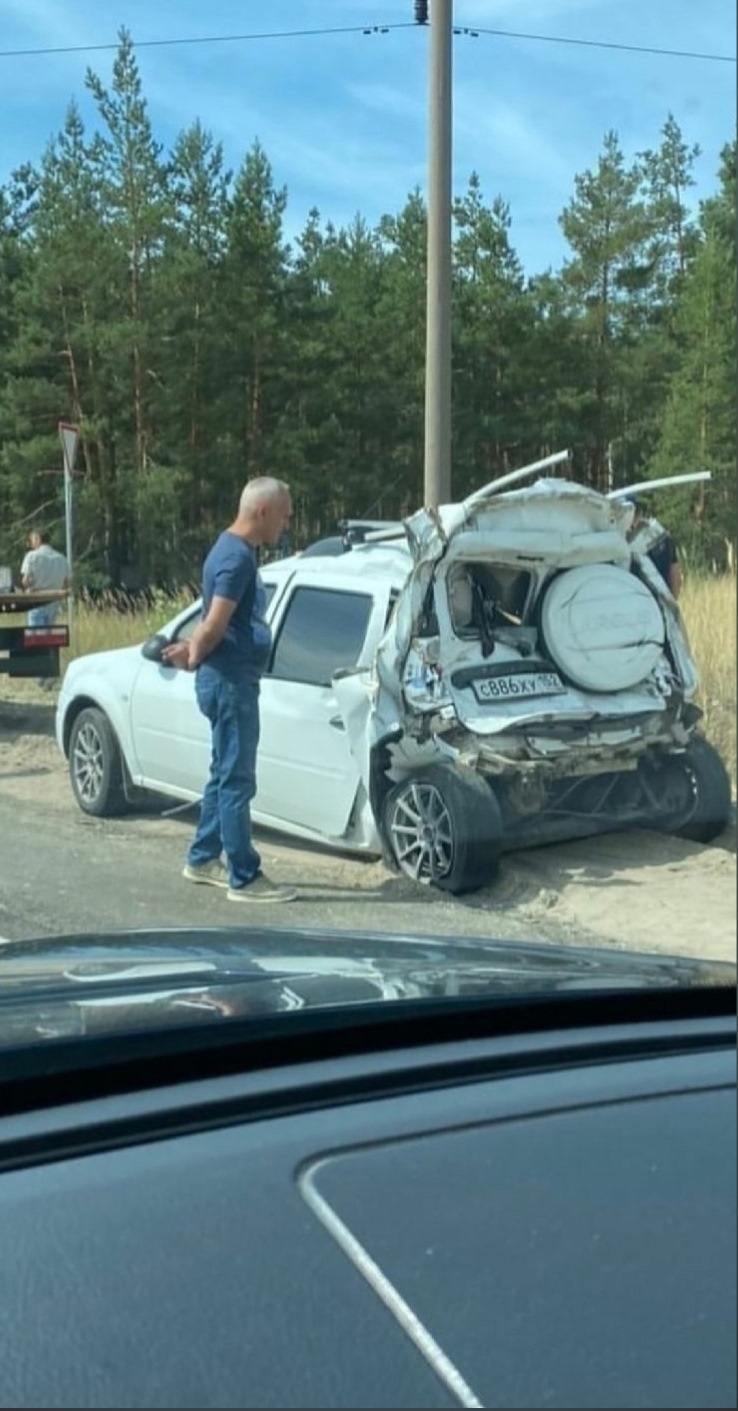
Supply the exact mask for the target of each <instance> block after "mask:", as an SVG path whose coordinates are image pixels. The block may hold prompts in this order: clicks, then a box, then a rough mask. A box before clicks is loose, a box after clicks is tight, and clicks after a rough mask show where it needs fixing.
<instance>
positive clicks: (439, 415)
mask: <svg viewBox="0 0 738 1411" xmlns="http://www.w3.org/2000/svg"><path fill="white" fill-rule="evenodd" d="M417 8H418V7H416V17H417ZM420 8H421V10H422V9H426V13H427V7H425V6H423V5H421V7H420ZM452 46H453V0H430V65H429V84H428V126H429V148H428V285H427V312H426V345H425V477H424V499H425V503H426V505H428V506H432V507H433V508H437V507H438V505H439V504H447V503H448V501H449V500H450V499H451V164H452V157H451V131H452V112H453V99H452Z"/></svg>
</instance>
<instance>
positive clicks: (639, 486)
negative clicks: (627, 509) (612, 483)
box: [607, 470, 712, 500]
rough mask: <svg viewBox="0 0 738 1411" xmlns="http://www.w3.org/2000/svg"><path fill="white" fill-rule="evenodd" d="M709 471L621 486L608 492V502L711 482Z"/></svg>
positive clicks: (665, 476) (663, 477) (669, 476)
mask: <svg viewBox="0 0 738 1411" xmlns="http://www.w3.org/2000/svg"><path fill="white" fill-rule="evenodd" d="M711 479H712V471H711V470H692V471H690V472H689V474H688V475H663V476H662V477H661V479H660V480H639V481H638V482H637V483H636V484H634V485H623V486H622V487H621V488H620V489H619V490H610V491H608V495H607V498H608V500H622V499H623V498H624V497H625V496H628V495H647V494H648V491H649V490H664V489H666V487H667V486H669V485H695V484H696V483H697V482H698V481H700V480H711Z"/></svg>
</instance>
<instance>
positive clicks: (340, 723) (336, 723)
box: [328, 715, 346, 730]
mask: <svg viewBox="0 0 738 1411" xmlns="http://www.w3.org/2000/svg"><path fill="white" fill-rule="evenodd" d="M328 724H329V725H332V726H333V729H334V730H345V729H346V725H345V723H344V719H343V716H342V715H332V716H331V718H330V720H329V721H328Z"/></svg>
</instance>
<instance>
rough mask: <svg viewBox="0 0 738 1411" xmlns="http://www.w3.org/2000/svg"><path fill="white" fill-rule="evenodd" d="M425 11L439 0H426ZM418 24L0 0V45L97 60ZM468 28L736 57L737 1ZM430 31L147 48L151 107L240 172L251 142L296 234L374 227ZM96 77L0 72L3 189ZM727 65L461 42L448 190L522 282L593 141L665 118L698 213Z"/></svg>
mask: <svg viewBox="0 0 738 1411" xmlns="http://www.w3.org/2000/svg"><path fill="white" fill-rule="evenodd" d="M431 3H432V0H431ZM411 17H412V0H209V3H208V4H207V5H206V6H204V5H203V4H202V0H176V3H175V0H158V4H157V5H156V6H155V5H153V4H152V2H151V0H0V49H3V50H8V49H20V48H34V47H37V46H57V45H68V44H87V43H89V44H93V45H94V44H104V43H106V42H109V41H111V40H115V37H116V33H117V30H118V27H119V25H121V24H125V25H127V26H128V28H129V29H130V30H131V31H132V33H133V36H134V39H136V40H153V39H162V38H167V37H185V36H192V37H204V36H207V35H218V34H244V33H248V32H252V31H260V30H281V29H291V28H309V27H312V26H320V25H325V26H332V25H344V24H349V25H350V24H362V25H363V24H365V23H366V24H367V25H375V24H376V25H381V24H383V23H393V22H399V21H406V20H408V19H410V18H411ZM455 19H456V23H457V24H458V25H460V26H464V25H469V26H474V25H486V26H489V27H491V28H501V29H504V28H508V29H513V30H518V31H521V30H524V31H528V32H531V33H534V32H535V33H545V34H554V35H564V36H574V37H577V38H581V39H601V40H609V41H613V42H619V43H626V44H642V45H656V46H668V47H671V48H676V49H691V50H700V51H706V52H714V53H722V54H734V53H735V5H734V3H733V0H698V3H695V0H455ZM427 38H428V36H427V34H426V33H423V32H418V31H416V30H399V31H396V32H392V33H390V34H387V35H371V36H369V37H365V36H364V35H334V36H325V37H322V38H316V37H307V38H301V39H296V38H292V39H287V38H285V39H269V40H263V41H259V42H252V43H247V42H242V43H231V44H224V43H210V44H202V45H192V46H182V47H172V48H153V49H146V48H143V49H141V50H139V52H138V58H139V63H140V68H141V73H142V76H143V81H144V88H145V92H146V95H147V98H148V101H149V106H150V110H151V116H152V120H153V124H154V128H155V131H156V134H157V136H158V138H159V140H160V141H162V142H163V143H164V144H165V147H166V146H169V145H170V143H171V142H172V140H173V138H174V136H175V135H176V133H177V132H178V131H179V130H180V129H181V128H182V127H184V126H186V125H187V124H189V123H190V122H191V121H192V120H193V119H194V118H196V117H199V118H200V119H201V120H202V121H203V123H204V124H205V125H206V126H207V127H208V128H209V129H210V130H211V131H212V132H213V133H214V135H215V136H216V137H217V138H218V139H220V140H221V141H222V142H223V145H224V148H225V153H226V159H227V161H228V163H229V165H232V166H235V165H237V164H238V163H239V161H240V160H241V158H242V156H243V153H244V152H245V150H246V149H247V148H248V147H249V146H250V145H251V143H252V142H253V140H254V139H255V138H256V137H258V138H259V140H260V141H261V142H262V144H263V146H264V147H265V149H266V151H267V153H268V155H269V157H270V159H271V161H272V163H273V166H274V171H275V177H276V179H277V181H278V183H280V184H285V185H286V186H287V188H288V191H289V207H288V218H287V233H288V235H293V234H295V233H296V232H297V231H298V230H299V229H300V227H301V226H302V224H303V222H304V219H305V216H306V214H307V212H308V210H309V209H310V207H311V206H317V207H318V209H319V210H320V211H321V214H322V215H323V216H324V218H325V219H331V220H333V221H334V223H336V224H341V223H344V222H346V221H348V220H350V219H351V217H352V216H353V214H354V213H355V212H356V211H360V212H361V213H362V214H363V215H365V216H366V217H367V218H368V219H369V220H370V221H375V220H376V219H377V218H378V217H379V216H380V215H381V214H382V213H383V212H385V211H396V210H398V209H399V208H400V206H401V205H402V203H403V201H404V198H405V196H406V194H407V193H408V191H409V190H411V189H412V188H413V187H414V186H416V185H420V186H421V187H424V186H425V178H426V61H427ZM88 64H90V65H91V66H92V67H93V68H94V69H95V71H96V72H97V73H99V74H100V75H101V76H102V77H103V79H105V80H107V79H108V78H109V75H110V70H111V64H112V54H111V53H105V52H102V53H90V54H84V53H76V54H50V55H45V56H41V55H34V56H27V57H12V58H8V57H0V131H1V132H2V143H1V144H0V182H1V181H3V180H5V179H6V177H7V175H8V174H9V172H10V171H11V170H12V169H13V167H15V166H17V165H18V164H19V163H20V162H21V161H24V160H28V159H30V160H35V159H37V158H38V157H39V156H40V154H41V152H42V151H43V148H44V146H45V144H46V142H47V141H48V139H49V137H50V136H51V135H52V134H53V133H54V132H55V131H56V130H58V128H59V127H60V125H61V123H62V121H63V117H64V112H65V109H66V106H67V103H68V102H69V99H70V98H71V97H73V96H74V97H75V98H77V100H78V101H79V103H80V106H81V108H82V111H83V114H84V116H85V119H86V120H88V121H89V122H90V123H94V108H93V105H92V103H91V101H90V99H89V96H88V95H87V93H86V91H85V88H84V74H85V70H86V67H87V65H88ZM735 82H736V73H735V67H734V66H733V65H731V64H717V63H708V62H704V61H698V60H689V59H682V58H666V57H658V56H655V55H638V54H627V53H621V52H608V51H605V50H597V49H585V48H577V47H573V46H572V47H570V46H567V45H559V44H552V43H541V42H534V41H532V40H531V41H527V40H521V39H511V38H488V37H484V36H480V37H479V38H478V39H472V38H467V37H459V38H457V39H456V41H455V50H454V92H455V130H454V163H455V186H456V189H457V190H461V189H463V187H464V186H465V184H466V181H467V178H468V175H469V173H470V172H471V171H472V170H476V171H478V172H479V175H480V177H481V180H482V186H483V190H484V193H485V195H486V197H488V198H489V199H491V198H492V197H493V196H495V195H496V194H498V193H499V194H501V195H502V196H504V198H505V199H506V200H507V201H508V202H509V204H510V207H511V214H512V222H513V225H512V235H513V242H514V244H515V247H516V249H517V250H518V253H519V255H520V257H521V259H522V261H523V264H524V266H525V268H526V270H527V271H528V273H531V274H532V273H535V272H536V271H539V270H542V269H544V268H545V267H546V266H548V265H554V266H557V265H558V264H560V262H561V260H562V258H563V256H564V254H565V246H564V243H563V240H562V237H561V233H560V230H559V227H558V220H557V217H558V215H559V213H560V211H561V209H562V207H563V206H564V205H565V204H566V202H567V200H568V199H569V197H570V195H571V192H572V189H573V177H574V174H575V172H577V171H582V170H584V169H585V168H586V167H589V166H592V165H594V164H595V163H596V160H597V155H598V152H599V150H600V146H601V141H602V136H603V134H604V132H605V131H606V130H607V129H608V128H610V127H612V128H615V129H616V131H617V132H618V133H619V135H620V139H621V142H622V145H623V147H624V150H625V152H626V155H628V156H629V157H631V156H633V155H634V154H635V153H636V152H637V151H639V150H642V149H643V148H645V147H653V146H656V145H657V143H658V140H659V130H660V128H661V126H662V124H663V122H664V120H665V118H666V115H667V113H668V112H669V111H670V110H671V111H672V112H673V113H674V115H675V117H676V118H677V120H678V122H679V123H680V124H681V126H682V129H683V131H684V135H685V137H686V138H687V139H688V140H689V141H690V142H698V143H699V144H700V147H701V148H702V156H701V157H700V159H699V161H698V164H697V168H696V175H697V178H698V183H697V187H696V190H695V193H694V194H695V199H698V198H699V197H700V196H704V195H707V194H708V193H709V192H710V191H711V190H712V189H713V188H714V183H715V171H716V168H717V164H718V159H719V152H720V149H721V147H722V146H723V144H724V143H725V142H726V141H727V140H728V139H729V138H730V136H731V135H732V133H733V132H734V130H735Z"/></svg>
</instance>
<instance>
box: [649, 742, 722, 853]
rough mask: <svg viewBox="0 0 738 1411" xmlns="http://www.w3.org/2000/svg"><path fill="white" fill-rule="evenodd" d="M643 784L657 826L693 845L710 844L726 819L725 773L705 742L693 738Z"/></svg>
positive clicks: (716, 755)
mask: <svg viewBox="0 0 738 1411" xmlns="http://www.w3.org/2000/svg"><path fill="white" fill-rule="evenodd" d="M644 783H645V786H646V789H647V792H648V794H649V796H650V797H651V800H652V802H653V803H654V805H655V807H656V809H657V811H658V819H657V827H659V828H660V829H662V830H663V831H664V832H667V833H673V834H675V835H676V836H677V837H679V838H689V839H691V841H692V842H695V843H711V842H712V840H713V838H717V837H718V836H719V834H720V833H722V832H723V830H724V828H725V827H726V826H727V824H728V821H729V819H730V810H731V787H730V777H729V775H728V771H727V769H726V768H725V765H724V764H723V761H722V759H721V758H720V755H719V754H718V752H717V750H716V749H715V748H714V746H713V745H711V744H710V742H709V740H705V739H704V738H703V736H701V735H694V736H693V737H692V739H691V740H690V742H689V744H688V745H687V748H686V750H685V751H684V753H683V754H678V755H669V756H668V758H667V759H665V760H664V761H663V763H662V764H661V765H660V766H659V767H658V769H657V770H656V771H652V772H650V773H649V774H648V775H646V776H644Z"/></svg>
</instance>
